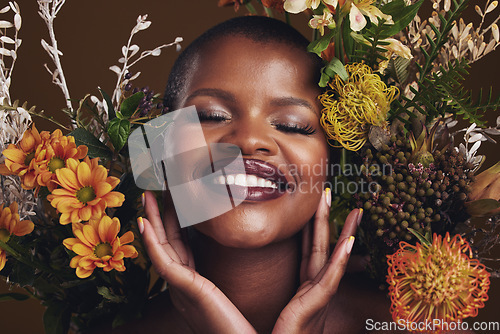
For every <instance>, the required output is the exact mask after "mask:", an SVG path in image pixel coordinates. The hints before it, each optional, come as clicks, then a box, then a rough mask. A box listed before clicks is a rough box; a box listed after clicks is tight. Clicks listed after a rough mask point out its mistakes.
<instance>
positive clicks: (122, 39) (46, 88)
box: [0, 0, 500, 334]
mask: <svg viewBox="0 0 500 334" xmlns="http://www.w3.org/2000/svg"><path fill="white" fill-rule="evenodd" d="M254 2H255V1H254ZM7 3H8V2H7V1H6V0H1V1H0V7H3V6H5V5H6V4H7ZM18 3H19V5H20V6H21V13H22V17H23V26H22V29H21V33H20V36H21V38H22V39H23V44H22V46H21V48H20V50H19V55H18V56H19V59H18V62H17V64H16V69H15V72H14V76H13V82H12V88H11V96H12V98H13V99H19V100H22V102H24V101H25V100H27V101H28V103H29V105H30V106H31V105H36V106H37V109H39V110H40V109H43V110H45V111H46V112H47V113H50V114H51V115H54V116H56V117H57V118H58V119H60V120H62V121H65V118H64V116H63V115H62V112H61V111H60V110H61V108H64V107H65V106H66V104H65V101H64V97H63V95H62V93H61V91H60V90H59V88H58V87H56V86H54V85H53V84H51V78H50V76H49V74H48V73H47V72H46V71H45V69H44V68H43V64H44V63H48V64H49V66H50V67H51V68H53V65H52V63H51V62H50V58H49V57H48V55H47V54H46V53H45V52H44V51H43V49H42V47H41V45H40V39H41V38H44V39H45V40H47V41H48V34H47V30H46V27H45V24H44V22H43V21H42V20H41V18H40V17H39V16H38V15H37V11H38V7H37V4H36V1H35V0H18ZM479 3H481V4H483V3H484V0H472V1H471V6H470V7H469V8H470V9H469V10H468V11H467V13H466V15H465V16H466V17H468V18H469V19H466V20H465V21H466V22H469V21H470V20H472V19H474V20H476V21H475V22H476V23H475V26H477V17H478V16H477V15H476V13H475V12H474V10H473V7H472V6H473V5H475V4H479ZM256 7H257V6H256ZM496 12H497V13H498V12H499V9H498V8H497V9H496ZM245 13H246V11H245V9H244V8H242V9H240V11H239V12H238V13H236V14H235V13H234V10H233V9H232V8H218V7H217V0H198V1H161V2H160V1H151V0H149V1H148V0H142V1H137V0H107V1H103V0H85V1H71V0H68V1H67V3H66V4H65V6H64V7H63V8H62V10H61V11H60V13H59V15H58V17H57V19H56V21H55V29H56V35H57V40H58V43H59V48H60V50H61V51H63V53H64V56H63V57H62V63H63V68H64V71H65V74H66V79H67V81H68V87H69V90H70V93H71V97H72V98H73V99H80V98H82V97H83V96H85V94H87V93H91V94H93V95H96V96H99V95H98V91H97V86H100V87H101V88H103V89H104V90H105V91H107V92H108V93H109V94H111V93H112V91H113V89H114V86H115V82H116V75H115V74H114V73H113V72H111V71H109V70H108V67H109V66H111V65H115V64H118V58H120V57H121V51H120V50H121V46H122V45H124V44H125V43H126V41H127V39H128V36H129V33H130V30H131V29H132V27H133V26H134V25H135V20H136V18H137V16H138V15H139V14H149V20H151V21H152V22H153V23H152V25H151V27H150V28H149V29H148V30H146V31H142V32H140V33H138V34H137V35H136V37H135V40H134V41H135V43H136V44H138V45H139V46H140V47H141V51H142V50H146V49H152V48H154V47H156V46H158V45H160V44H163V43H169V42H171V41H173V40H174V39H175V37H177V36H182V37H183V38H184V42H183V45H187V44H189V42H190V41H192V40H193V39H194V38H195V37H196V36H198V35H199V34H200V33H202V32H203V31H205V30H206V29H207V28H209V27H211V26H212V25H214V24H216V23H218V22H221V21H223V20H225V19H228V18H231V17H233V16H234V15H243V14H245ZM490 15H491V16H494V15H492V14H490ZM497 15H498V14H497ZM4 17H5V16H4ZM2 19H4V18H2ZM292 22H293V23H294V26H296V27H299V28H301V31H303V32H304V34H306V36H309V35H310V30H309V29H308V28H307V26H306V23H305V22H306V20H305V19H304V18H303V17H302V16H301V15H296V16H293V17H292ZM175 58H176V52H175V50H174V49H173V48H171V49H167V50H164V51H163V53H162V55H161V56H160V57H155V58H153V57H150V58H149V59H147V60H145V61H143V62H142V64H139V66H137V67H136V70H140V71H141V72H142V75H141V77H139V79H137V80H136V81H135V85H136V86H139V87H142V86H146V85H148V86H149V87H151V88H152V89H154V90H155V91H156V92H160V93H163V89H164V86H165V82H166V79H167V76H168V73H169V71H170V68H171V66H172V64H173V61H174V60H175ZM498 60H499V54H498V52H497V53H496V54H495V53H492V54H490V55H488V56H487V57H485V58H483V59H482V60H481V61H479V62H478V63H476V64H474V65H473V66H472V69H471V75H470V77H469V78H468V80H467V81H466V82H465V83H464V85H465V86H466V87H468V88H473V89H474V91H475V92H477V91H478V88H479V87H486V88H487V87H489V86H493V87H494V92H495V96H496V95H497V94H498V93H499V89H498V82H499V75H500V71H499V68H500V66H499V65H498ZM132 71H133V69H132ZM499 115H500V113H499V112H496V114H495V115H493V114H490V115H488V116H487V117H488V119H489V120H490V121H491V122H492V123H491V124H492V125H493V124H494V122H495V119H496V117H497V116H499ZM35 121H36V124H37V128H38V129H39V130H42V129H43V130H54V129H55V128H56V127H55V126H54V125H53V124H51V123H48V122H46V121H43V120H40V119H36V120H35ZM480 153H483V154H485V153H487V154H488V160H487V162H486V164H485V165H487V166H490V165H492V164H494V163H495V162H496V161H498V158H499V154H498V148H496V147H494V146H493V145H483V146H482V148H481V152H480ZM6 290H7V288H6V285H5V284H4V283H3V282H0V293H3V292H5V291H6ZM16 291H22V290H16ZM499 307H500V282H499V280H498V279H497V280H493V282H492V286H491V289H490V301H488V302H487V304H486V308H485V309H484V310H482V311H481V312H480V313H479V316H478V317H477V318H475V319H474V320H477V321H500V317H498V315H497V314H498V309H499ZM42 314H43V307H42V306H41V305H40V303H39V302H38V301H37V300H29V301H25V302H0V324H1V325H0V326H1V330H0V332H1V333H2V334H10V333H19V334H23V333H43V326H42Z"/></svg>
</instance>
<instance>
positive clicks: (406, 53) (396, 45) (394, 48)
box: [380, 38, 413, 59]
mask: <svg viewBox="0 0 500 334" xmlns="http://www.w3.org/2000/svg"><path fill="white" fill-rule="evenodd" d="M380 41H381V42H388V43H389V45H382V47H383V48H384V49H386V50H387V51H389V52H390V53H391V54H393V53H394V54H397V55H398V56H400V57H403V58H406V59H412V58H413V56H412V54H411V50H410V48H409V47H407V46H406V45H404V44H403V43H401V41H399V40H397V39H394V38H386V39H382V40H380ZM386 58H388V57H386Z"/></svg>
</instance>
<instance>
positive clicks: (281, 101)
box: [271, 96, 317, 115]
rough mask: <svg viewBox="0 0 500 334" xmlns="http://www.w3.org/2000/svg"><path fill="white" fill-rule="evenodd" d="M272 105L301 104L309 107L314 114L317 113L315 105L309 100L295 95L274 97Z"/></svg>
mask: <svg viewBox="0 0 500 334" xmlns="http://www.w3.org/2000/svg"><path fill="white" fill-rule="evenodd" d="M271 105H272V106H276V107H288V106H301V107H305V108H307V109H309V110H310V111H311V112H312V113H314V115H316V114H317V112H316V110H315V109H314V107H313V106H312V105H311V104H310V103H309V102H308V101H306V100H304V99H301V98H298V97H293V96H289V97H280V98H276V99H273V100H272V101H271Z"/></svg>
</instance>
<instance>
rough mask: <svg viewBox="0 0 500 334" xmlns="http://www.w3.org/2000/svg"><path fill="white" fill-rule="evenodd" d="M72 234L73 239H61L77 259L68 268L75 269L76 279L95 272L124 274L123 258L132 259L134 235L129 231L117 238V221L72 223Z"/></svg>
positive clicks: (106, 218)
mask: <svg viewBox="0 0 500 334" xmlns="http://www.w3.org/2000/svg"><path fill="white" fill-rule="evenodd" d="M72 227H73V234H74V235H75V236H76V238H67V239H64V242H63V244H64V246H65V247H66V248H68V249H69V250H72V251H73V252H75V253H76V254H77V255H76V256H75V257H73V258H72V259H71V262H70V267H71V268H76V275H77V276H78V277H79V278H87V277H89V276H90V275H92V273H93V272H94V269H95V268H102V269H103V270H104V271H106V272H107V271H111V270H113V269H114V270H117V271H125V264H124V262H123V259H124V258H136V257H137V256H138V253H137V250H136V249H135V247H134V246H132V245H127V244H129V243H131V242H132V241H134V234H133V233H132V232H131V231H128V232H126V233H125V234H124V235H123V236H121V237H118V232H120V220H119V219H118V218H116V217H115V218H111V217H109V216H103V217H102V218H100V219H94V220H91V221H89V222H88V223H87V224H82V223H74V224H73V225H72Z"/></svg>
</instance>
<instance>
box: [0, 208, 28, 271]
mask: <svg viewBox="0 0 500 334" xmlns="http://www.w3.org/2000/svg"><path fill="white" fill-rule="evenodd" d="M34 227H35V226H34V225H33V223H32V222H30V221H29V220H22V221H19V213H18V205H17V202H13V203H12V204H11V205H10V206H6V207H4V205H3V204H0V240H1V241H2V242H7V241H9V239H10V237H11V236H12V235H17V236H18V237H22V236H23V235H26V234H29V233H31V232H33V228H34ZM6 255H7V254H6V253H5V251H4V250H3V249H2V248H1V247H0V270H2V269H3V267H4V266H5V262H6Z"/></svg>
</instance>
